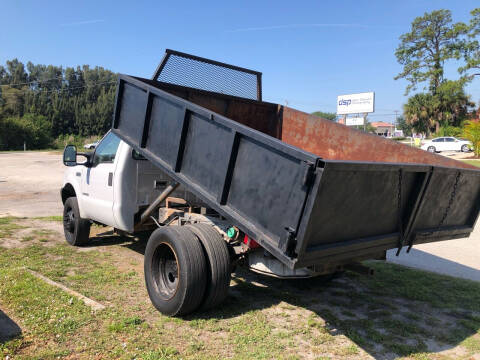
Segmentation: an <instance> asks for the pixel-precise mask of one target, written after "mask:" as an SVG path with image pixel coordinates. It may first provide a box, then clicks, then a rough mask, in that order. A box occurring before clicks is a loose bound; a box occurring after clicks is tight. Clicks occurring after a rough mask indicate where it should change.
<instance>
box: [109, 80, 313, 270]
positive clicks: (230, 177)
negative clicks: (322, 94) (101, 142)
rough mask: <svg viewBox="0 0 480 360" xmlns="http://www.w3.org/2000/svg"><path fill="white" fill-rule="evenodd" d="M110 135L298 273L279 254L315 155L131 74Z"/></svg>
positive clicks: (296, 217)
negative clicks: (155, 166) (148, 161)
mask: <svg viewBox="0 0 480 360" xmlns="http://www.w3.org/2000/svg"><path fill="white" fill-rule="evenodd" d="M112 131H113V132H114V133H115V134H117V135H118V136H119V137H120V138H121V139H123V140H124V141H125V142H127V143H128V144H129V145H131V146H132V147H134V148H135V149H136V150H137V151H139V152H140V153H142V155H144V156H145V157H146V158H147V159H149V160H150V161H152V162H153V163H154V164H156V165H157V166H159V167H160V168H161V169H162V170H164V171H165V172H166V173H167V174H168V175H169V176H171V177H172V178H174V179H175V180H177V181H179V182H180V183H181V184H183V185H184V186H185V187H186V188H187V189H188V190H189V191H191V192H192V193H194V194H195V195H196V196H198V197H199V198H201V199H202V200H203V201H205V202H206V203H207V204H208V205H209V206H211V207H212V208H213V209H215V210H216V211H218V212H219V213H220V214H222V215H223V216H225V217H227V218H229V219H230V220H231V221H232V223H233V224H234V225H237V226H239V227H240V228H241V229H242V230H243V231H245V232H246V233H247V234H248V235H249V236H252V237H253V238H255V240H257V241H258V242H259V243H260V244H261V245H262V246H264V247H265V248H266V249H267V250H269V251H270V252H271V253H272V254H274V255H275V256H276V257H277V258H279V259H280V260H281V261H283V262H284V263H286V264H288V265H289V266H291V267H293V260H292V259H291V258H290V257H288V256H287V255H286V254H285V251H282V247H284V246H285V245H284V244H285V242H286V237H288V236H289V234H290V232H295V231H296V229H297V226H298V223H299V222H300V217H301V215H302V209H303V207H304V204H305V201H306V198H307V196H308V193H309V186H307V184H306V178H308V176H306V174H308V172H309V170H310V169H312V167H313V166H314V164H316V163H317V162H318V157H317V156H315V155H312V154H310V153H307V152H305V151H302V150H300V149H297V148H295V147H292V146H290V145H288V144H285V143H283V142H281V141H280V140H277V139H275V138H273V137H270V136H267V135H265V134H263V133H261V132H258V131H256V130H253V129H251V128H249V127H247V126H243V125H241V124H239V123H237V122H235V121H232V120H230V119H228V118H225V117H223V116H220V115H218V114H215V113H213V112H212V111H208V110H206V109H204V108H202V107H200V106H197V105H195V104H193V103H190V102H188V101H186V100H184V99H181V98H178V97H176V96H173V95H171V94H169V93H167V92H164V91H162V90H160V89H157V88H155V87H153V86H149V85H148V84H145V83H144V82H142V81H139V80H137V79H134V78H132V77H129V76H126V75H121V76H120V79H119V87H118V90H117V99H116V107H115V114H114V122H113V128H112ZM289 231H290V232H289Z"/></svg>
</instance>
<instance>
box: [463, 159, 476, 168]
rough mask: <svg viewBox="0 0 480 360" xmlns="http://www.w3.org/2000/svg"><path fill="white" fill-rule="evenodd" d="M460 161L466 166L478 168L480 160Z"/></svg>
mask: <svg viewBox="0 0 480 360" xmlns="http://www.w3.org/2000/svg"><path fill="white" fill-rule="evenodd" d="M462 161H463V162H466V163H467V164H470V165H474V166H478V167H480V159H479V160H462Z"/></svg>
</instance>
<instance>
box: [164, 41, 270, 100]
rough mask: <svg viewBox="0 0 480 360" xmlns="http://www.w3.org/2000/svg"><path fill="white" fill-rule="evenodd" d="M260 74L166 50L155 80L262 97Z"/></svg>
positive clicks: (222, 92)
mask: <svg viewBox="0 0 480 360" xmlns="http://www.w3.org/2000/svg"><path fill="white" fill-rule="evenodd" d="M260 79H261V73H259V72H256V71H252V70H248V69H243V68H240V67H236V66H232V65H228V64H223V63H220V62H217V61H213V60H209V59H204V58H200V57H197V56H193V55H189V54H184V53H179V52H177V51H173V50H167V51H166V56H165V58H164V60H163V61H162V63H161V64H160V65H159V68H158V69H157V71H156V73H155V75H154V80H157V81H162V82H166V83H169V84H175V85H180V86H186V87H190V88H195V89H200V90H206V91H212V92H217V93H221V94H226V95H232V96H238V97H243V98H247V99H252V100H261V80H260Z"/></svg>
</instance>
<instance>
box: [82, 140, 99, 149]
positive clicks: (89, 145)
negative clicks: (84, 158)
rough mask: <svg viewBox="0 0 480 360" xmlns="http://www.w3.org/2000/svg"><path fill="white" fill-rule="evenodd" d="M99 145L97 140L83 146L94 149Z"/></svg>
mask: <svg viewBox="0 0 480 360" xmlns="http://www.w3.org/2000/svg"><path fill="white" fill-rule="evenodd" d="M97 145H98V141H95V142H93V143H90V144H85V145H83V147H84V148H85V149H87V150H93V149H95V148H96V147H97Z"/></svg>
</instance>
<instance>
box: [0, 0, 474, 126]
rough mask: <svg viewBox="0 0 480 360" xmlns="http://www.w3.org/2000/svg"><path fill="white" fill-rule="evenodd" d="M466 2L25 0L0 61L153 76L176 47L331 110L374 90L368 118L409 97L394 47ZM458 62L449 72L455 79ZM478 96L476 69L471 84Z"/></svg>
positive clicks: (1, 17)
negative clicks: (257, 74) (423, 22)
mask: <svg viewBox="0 0 480 360" xmlns="http://www.w3.org/2000/svg"><path fill="white" fill-rule="evenodd" d="M478 6H480V4H479V2H478V0H476V1H471V0H462V1H458V0H457V1H442V0H435V1H421V0H403V1H396V2H393V1H360V0H356V1H340V0H337V1H297V2H293V1H258V0H257V1H235V2H230V1H192V2H189V1H186V0H183V1H151V2H147V1H140V0H137V1H101V0H97V1H90V0H85V1H75V2H73V1H65V0H63V1H54V0H49V1H38V0H37V1H26V0H3V1H2V2H1V3H0V24H1V31H0V63H2V64H4V63H5V61H6V60H7V59H12V58H15V57H17V58H19V59H20V60H21V61H24V62H27V61H32V62H34V63H42V64H55V65H63V66H75V65H81V64H90V65H100V66H103V67H105V68H108V69H111V70H113V71H115V72H121V73H127V74H131V75H137V76H144V77H150V76H151V75H152V73H153V71H154V69H155V67H156V66H157V64H158V62H159V61H160V59H161V57H162V55H163V52H164V49H165V48H171V49H175V50H179V51H184V52H188V53H192V54H195V55H199V56H204V57H209V58H212V59H215V60H219V61H223V62H227V63H232V64H235V65H239V66H243V67H247V68H251V69H254V70H259V71H261V72H263V96H264V100H266V101H272V102H276V103H282V104H285V103H286V102H288V104H289V106H292V107H295V108H297V109H300V110H304V111H308V112H311V111H315V110H323V111H330V112H335V109H336V96H337V95H340V94H347V93H354V92H363V91H375V96H376V112H375V113H374V114H372V115H371V116H370V120H371V121H380V120H384V121H392V120H393V118H394V115H393V112H394V111H395V110H399V111H401V109H402V104H403V103H405V101H406V98H405V97H404V95H403V94H404V90H405V86H406V83H405V82H404V81H403V80H399V81H395V80H393V77H394V76H395V75H396V74H397V73H398V72H399V71H400V70H401V67H400V65H399V64H397V62H396V59H395V56H394V51H395V48H396V47H397V46H398V43H399V40H398V38H399V36H400V35H401V34H402V33H405V32H407V31H408V30H409V28H410V24H411V21H412V20H413V19H414V18H415V17H416V16H420V15H422V14H423V13H424V12H426V11H432V10H435V9H440V8H445V9H450V10H452V13H453V18H454V21H467V20H468V18H469V12H470V10H472V9H473V8H475V7H478ZM457 76H458V75H457V74H456V72H455V71H454V66H453V65H450V66H448V71H447V77H449V78H456V77H457ZM467 90H468V92H469V93H470V94H471V95H472V100H474V101H475V102H477V103H478V101H479V100H480V78H477V79H476V80H475V81H474V82H473V83H472V84H471V85H469V87H468V89H467Z"/></svg>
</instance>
